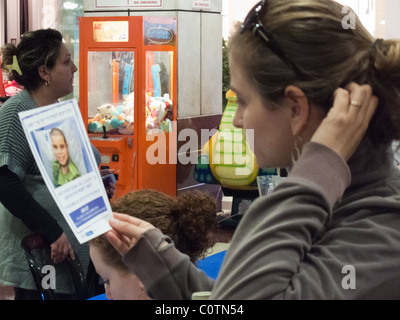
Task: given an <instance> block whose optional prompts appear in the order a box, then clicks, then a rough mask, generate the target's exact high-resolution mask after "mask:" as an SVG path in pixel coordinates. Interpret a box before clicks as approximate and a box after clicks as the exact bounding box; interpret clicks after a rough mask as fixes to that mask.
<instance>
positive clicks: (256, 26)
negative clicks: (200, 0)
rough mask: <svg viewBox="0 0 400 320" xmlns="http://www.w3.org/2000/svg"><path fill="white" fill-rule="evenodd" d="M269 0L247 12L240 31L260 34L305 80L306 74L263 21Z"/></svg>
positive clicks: (264, 0) (301, 78)
mask: <svg viewBox="0 0 400 320" xmlns="http://www.w3.org/2000/svg"><path fill="white" fill-rule="evenodd" d="M268 2H269V1H268V0H263V1H260V2H259V3H257V4H256V5H255V6H254V7H253V9H251V10H250V11H249V13H248V14H247V17H246V19H245V20H244V22H243V24H242V26H241V28H240V33H243V32H245V31H251V32H252V33H253V34H255V35H258V36H259V37H260V38H261V39H263V40H264V42H265V43H266V44H267V46H268V47H269V48H270V49H271V50H272V51H273V52H274V53H275V54H276V55H277V56H278V57H279V58H280V59H281V60H282V61H284V62H285V63H286V64H287V65H288V66H289V67H291V68H292V70H293V71H294V72H295V73H296V76H297V77H298V78H299V79H300V80H304V79H305V76H304V74H303V73H302V72H301V71H300V68H299V67H298V66H297V65H296V64H295V63H293V62H292V60H290V58H289V57H288V56H287V55H286V54H285V53H284V52H283V50H282V48H281V47H280V45H279V44H278V43H277V42H276V40H275V39H274V36H273V35H272V33H271V32H268V31H267V30H266V29H265V27H264V25H263V24H262V22H261V18H262V17H263V16H264V14H265V12H266V11H267V3H268Z"/></svg>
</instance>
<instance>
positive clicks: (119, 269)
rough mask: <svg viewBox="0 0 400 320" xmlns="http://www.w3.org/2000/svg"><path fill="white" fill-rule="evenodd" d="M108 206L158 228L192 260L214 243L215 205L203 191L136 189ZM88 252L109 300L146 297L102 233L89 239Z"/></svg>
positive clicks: (138, 282)
mask: <svg viewBox="0 0 400 320" xmlns="http://www.w3.org/2000/svg"><path fill="white" fill-rule="evenodd" d="M111 206H112V209H113V211H114V212H120V213H125V214H128V215H131V216H134V217H137V218H139V219H142V220H145V221H147V222H149V223H151V224H152V225H153V226H154V227H156V228H159V229H160V230H161V231H162V232H163V233H164V234H165V235H168V236H169V237H170V238H171V239H172V240H173V241H174V244H175V246H176V248H177V249H178V250H179V251H181V252H182V253H185V254H187V255H188V256H189V258H190V260H191V261H192V262H195V261H196V260H198V259H199V258H202V257H204V256H205V255H206V253H207V250H208V249H210V248H211V247H212V246H213V245H214V239H213V231H214V230H215V228H216V204H215V200H214V199H213V198H212V197H211V196H210V195H208V194H207V193H203V192H187V193H184V194H182V195H179V196H178V197H177V198H173V197H170V196H168V195H166V194H164V193H161V192H158V191H154V190H139V191H134V192H129V193H128V194H126V195H125V196H123V197H121V198H119V199H116V200H115V201H114V202H113V203H112V204H111ZM90 255H91V258H92V260H93V263H94V265H95V267H96V271H97V272H98V273H99V275H100V276H101V277H102V278H103V280H104V281H105V284H106V286H105V287H106V293H107V297H108V298H109V299H120V300H122V299H132V300H133V299H144V298H147V296H146V295H145V293H144V288H143V285H142V283H141V282H140V281H139V279H137V278H136V276H135V275H134V274H132V273H131V272H130V271H129V270H128V269H127V267H126V266H125V264H124V263H123V262H122V260H121V256H120V254H119V253H118V252H117V251H116V250H115V249H114V247H113V246H112V245H111V244H110V243H109V242H108V240H107V239H106V237H105V235H102V236H100V237H97V238H95V239H93V240H91V241H90Z"/></svg>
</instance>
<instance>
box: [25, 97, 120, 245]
mask: <svg viewBox="0 0 400 320" xmlns="http://www.w3.org/2000/svg"><path fill="white" fill-rule="evenodd" d="M19 117H20V119H21V123H22V127H23V129H24V131H25V134H26V137H27V140H28V142H29V145H30V147H31V150H32V153H33V155H34V157H35V160H36V163H37V165H38V167H39V170H40V172H41V174H42V176H43V179H44V181H45V183H46V186H47V188H48V189H49V191H50V193H51V195H52V196H53V198H54V200H55V202H56V204H57V205H58V207H59V209H60V211H61V212H62V214H63V216H64V218H65V219H66V221H67V222H68V225H69V226H70V228H71V229H72V231H73V233H74V235H75V236H76V238H77V239H78V241H79V242H80V243H81V244H82V243H84V242H87V241H89V240H91V239H93V238H95V237H97V236H99V235H101V234H103V233H105V232H107V231H109V230H110V229H111V227H110V225H109V223H108V221H109V219H110V218H111V215H112V210H111V206H110V202H109V200H108V197H107V193H106V191H105V189H104V186H103V182H102V178H101V176H100V172H99V170H98V167H97V163H96V160H95V158H94V155H93V151H92V147H91V145H90V141H89V138H88V136H87V133H86V129H85V126H84V123H83V120H82V116H81V113H80V111H79V107H78V103H77V101H76V100H75V99H73V100H68V101H65V102H61V103H57V104H53V105H50V106H46V107H41V108H36V109H33V110H29V111H25V112H21V113H19Z"/></svg>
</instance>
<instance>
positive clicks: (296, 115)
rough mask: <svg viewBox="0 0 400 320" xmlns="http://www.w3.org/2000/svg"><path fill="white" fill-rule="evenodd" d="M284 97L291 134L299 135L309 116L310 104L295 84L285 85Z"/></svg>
mask: <svg viewBox="0 0 400 320" xmlns="http://www.w3.org/2000/svg"><path fill="white" fill-rule="evenodd" d="M285 99H286V103H287V105H288V107H289V112H290V122H291V126H292V132H293V135H301V133H302V131H303V130H304V128H305V127H306V125H307V123H308V121H309V118H310V104H309V103H308V99H307V97H306V95H305V94H304V92H303V91H302V90H301V89H300V88H299V87H296V86H287V87H286V89H285Z"/></svg>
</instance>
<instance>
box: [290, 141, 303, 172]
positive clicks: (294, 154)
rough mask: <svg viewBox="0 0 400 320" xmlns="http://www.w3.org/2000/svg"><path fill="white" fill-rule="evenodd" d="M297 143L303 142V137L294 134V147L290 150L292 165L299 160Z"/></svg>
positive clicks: (299, 154) (299, 151)
mask: <svg viewBox="0 0 400 320" xmlns="http://www.w3.org/2000/svg"><path fill="white" fill-rule="evenodd" d="M299 144H303V138H302V137H301V136H295V138H294V147H293V150H292V167H293V166H294V164H295V163H296V162H297V160H299V158H300V156H301V150H300V148H299Z"/></svg>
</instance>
